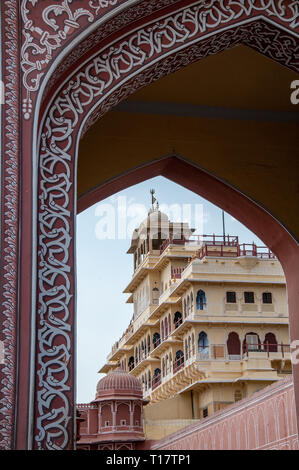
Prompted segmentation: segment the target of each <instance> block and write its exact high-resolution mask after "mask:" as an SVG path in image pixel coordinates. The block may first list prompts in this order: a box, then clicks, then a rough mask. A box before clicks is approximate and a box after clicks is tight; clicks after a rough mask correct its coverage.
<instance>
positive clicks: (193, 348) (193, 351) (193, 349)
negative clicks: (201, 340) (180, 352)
mask: <svg viewBox="0 0 299 470" xmlns="http://www.w3.org/2000/svg"><path fill="white" fill-rule="evenodd" d="M194 346H195V344H194V333H192V356H194V353H195V347H194Z"/></svg>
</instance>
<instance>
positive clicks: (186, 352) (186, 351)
mask: <svg viewBox="0 0 299 470" xmlns="http://www.w3.org/2000/svg"><path fill="white" fill-rule="evenodd" d="M185 355H186V361H188V357H189V355H188V343H187V339H185Z"/></svg>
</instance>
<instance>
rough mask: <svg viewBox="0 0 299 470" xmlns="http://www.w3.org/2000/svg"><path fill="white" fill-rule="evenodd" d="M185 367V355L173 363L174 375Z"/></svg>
mask: <svg viewBox="0 0 299 470" xmlns="http://www.w3.org/2000/svg"><path fill="white" fill-rule="evenodd" d="M182 367H184V355H182V356H180V357H178V358H177V359H176V360H175V361H174V363H173V373H174V374H175V373H176V372H178V371H179V370H180V369H182Z"/></svg>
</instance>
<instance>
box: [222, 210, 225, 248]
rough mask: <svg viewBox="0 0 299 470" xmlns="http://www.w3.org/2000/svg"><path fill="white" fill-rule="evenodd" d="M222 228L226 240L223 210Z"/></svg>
mask: <svg viewBox="0 0 299 470" xmlns="http://www.w3.org/2000/svg"><path fill="white" fill-rule="evenodd" d="M222 230H223V241H224V242H225V220H224V211H222Z"/></svg>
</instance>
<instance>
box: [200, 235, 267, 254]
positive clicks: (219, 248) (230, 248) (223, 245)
mask: <svg viewBox="0 0 299 470" xmlns="http://www.w3.org/2000/svg"><path fill="white" fill-rule="evenodd" d="M207 237H208V236H207ZM227 237H228V239H226V240H225V241H223V240H222V241H219V240H216V239H215V238H216V237H215V236H214V237H212V238H211V239H210V240H205V241H204V243H203V245H202V247H201V248H200V250H199V253H198V257H199V259H202V258H204V257H206V256H216V257H228V258H238V257H242V256H245V257H246V256H249V257H255V258H261V259H276V256H275V255H274V254H273V253H272V251H271V250H269V248H267V247H266V246H257V245H256V244H255V243H242V244H239V242H238V237H230V236H229V235H228V236H227Z"/></svg>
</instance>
